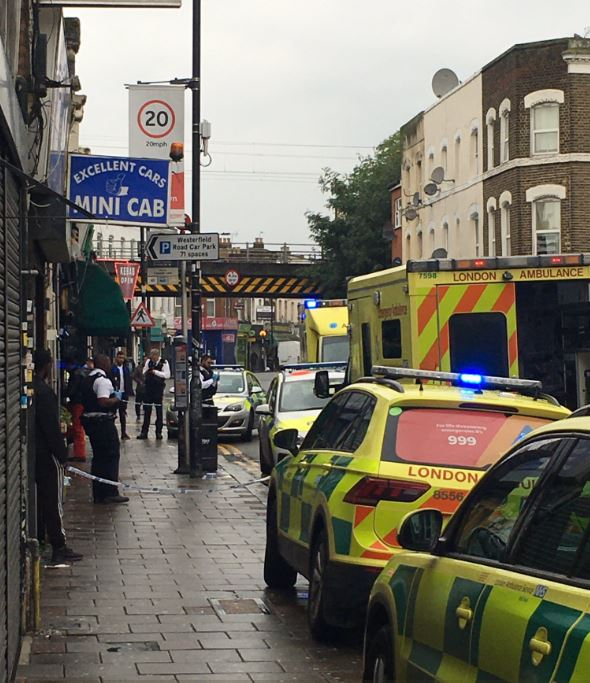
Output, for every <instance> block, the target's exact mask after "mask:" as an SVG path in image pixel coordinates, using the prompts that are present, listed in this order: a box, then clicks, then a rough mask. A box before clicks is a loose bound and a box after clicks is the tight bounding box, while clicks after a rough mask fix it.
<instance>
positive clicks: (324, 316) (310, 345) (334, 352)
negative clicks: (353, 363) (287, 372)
mask: <svg viewBox="0 0 590 683" xmlns="http://www.w3.org/2000/svg"><path fill="white" fill-rule="evenodd" d="M299 319H300V321H301V347H302V348H301V350H302V354H301V357H302V359H303V361H304V362H306V363H332V362H343V363H346V361H347V360H348V354H349V342H348V308H347V306H346V300H345V299H330V300H325V301H321V300H317V299H306V300H305V301H304V302H303V304H302V305H301V307H300V310H299Z"/></svg>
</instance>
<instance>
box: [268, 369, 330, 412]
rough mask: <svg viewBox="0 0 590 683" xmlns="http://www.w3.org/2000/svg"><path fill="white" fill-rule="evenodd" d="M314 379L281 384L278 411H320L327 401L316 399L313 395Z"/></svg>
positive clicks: (325, 399)
mask: <svg viewBox="0 0 590 683" xmlns="http://www.w3.org/2000/svg"><path fill="white" fill-rule="evenodd" d="M314 381H315V380H314V377H311V378H310V379H298V380H297V381H295V382H283V386H282V389H281V400H280V405H279V411H280V412H281V413H290V412H297V411H299V410H320V409H321V408H323V407H324V406H325V405H326V403H327V402H328V400H329V399H327V398H318V397H317V396H316V395H315V394H314V393H313V386H314Z"/></svg>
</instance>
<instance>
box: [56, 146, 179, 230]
mask: <svg viewBox="0 0 590 683" xmlns="http://www.w3.org/2000/svg"><path fill="white" fill-rule="evenodd" d="M168 168H169V162H168V161H166V160H163V159H136V158H129V157H105V156H90V155H87V154H72V155H70V172H69V174H68V199H69V200H70V201H72V202H74V203H75V204H77V205H78V206H80V207H82V208H83V209H85V210H86V211H89V212H90V213H91V214H92V215H93V216H94V219H92V218H89V217H88V216H87V215H84V214H82V213H80V212H79V211H77V210H76V209H74V208H73V207H71V206H69V207H68V218H70V219H71V220H76V221H79V222H81V221H91V222H92V221H93V220H97V219H103V220H108V221H111V222H113V223H117V224H119V225H162V226H165V225H167V223H168V194H169V192H168V178H169V173H168Z"/></svg>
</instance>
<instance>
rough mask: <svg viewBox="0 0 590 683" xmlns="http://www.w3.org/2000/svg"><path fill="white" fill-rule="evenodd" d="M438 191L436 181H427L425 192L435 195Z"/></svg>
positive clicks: (431, 195) (430, 195)
mask: <svg viewBox="0 0 590 683" xmlns="http://www.w3.org/2000/svg"><path fill="white" fill-rule="evenodd" d="M437 192H438V185H437V184H436V183H427V184H426V185H424V194H427V195H428V196H429V197H433V196H434V195H435V194H436V193H437Z"/></svg>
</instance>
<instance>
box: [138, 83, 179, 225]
mask: <svg viewBox="0 0 590 683" xmlns="http://www.w3.org/2000/svg"><path fill="white" fill-rule="evenodd" d="M184 92H185V88H184V86H183V85H158V86H155V85H130V86H129V156H131V157H140V158H147V159H165V160H166V161H170V147H171V145H172V143H173V142H176V143H179V142H180V143H183V142H184ZM169 187H170V197H169V205H170V210H169V213H168V221H169V223H170V224H171V225H183V224H184V161H183V160H182V159H181V160H180V161H174V162H172V163H171V164H170V182H169Z"/></svg>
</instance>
